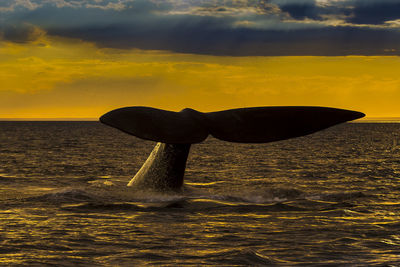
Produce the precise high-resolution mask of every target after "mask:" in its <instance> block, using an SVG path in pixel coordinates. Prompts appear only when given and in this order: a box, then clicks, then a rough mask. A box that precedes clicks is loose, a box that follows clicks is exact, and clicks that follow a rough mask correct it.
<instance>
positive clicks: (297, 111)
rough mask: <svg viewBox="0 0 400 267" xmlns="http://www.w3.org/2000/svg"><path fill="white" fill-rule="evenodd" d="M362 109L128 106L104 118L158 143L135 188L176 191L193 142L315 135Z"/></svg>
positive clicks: (134, 182) (261, 140)
mask: <svg viewBox="0 0 400 267" xmlns="http://www.w3.org/2000/svg"><path fill="white" fill-rule="evenodd" d="M364 116H365V115H364V114H363V113H361V112H357V111H351V110H344V109H337V108H328V107H306V106H305V107H301V106H288V107H252V108H238V109H230V110H224V111H217V112H208V113H203V112H199V111H196V110H193V109H190V108H186V109H183V110H182V111H180V112H173V111H166V110H161V109H156V108H150V107H124V108H119V109H115V110H112V111H110V112H108V113H106V114H104V115H103V116H101V117H100V121H101V122H102V123H104V124H107V125H109V126H112V127H115V128H117V129H119V130H121V131H123V132H126V133H128V134H131V135H134V136H137V137H139V138H142V139H146V140H152V141H156V142H159V143H158V144H157V145H156V147H155V148H154V150H153V152H152V153H151V155H150V156H149V158H148V159H147V161H146V162H145V163H144V164H143V166H142V168H141V169H140V170H139V172H138V173H137V174H136V175H135V177H134V178H133V179H132V180H131V181H130V182H129V184H128V185H129V186H133V187H136V188H146V189H148V188H151V189H155V190H161V191H163V190H178V189H180V188H181V186H182V184H183V176H184V170H185V166H186V159H187V156H188V154H189V149H190V145H191V144H193V143H199V142H202V141H204V140H205V139H206V138H207V136H208V135H209V134H211V135H212V136H214V137H215V138H218V139H221V140H225V141H230V142H239V143H267V142H273V141H279V140H284V139H289V138H293V137H298V136H303V135H307V134H311V133H314V132H317V131H320V130H323V129H326V128H328V127H331V126H333V125H336V124H339V123H343V122H346V121H351V120H355V119H358V118H362V117H364Z"/></svg>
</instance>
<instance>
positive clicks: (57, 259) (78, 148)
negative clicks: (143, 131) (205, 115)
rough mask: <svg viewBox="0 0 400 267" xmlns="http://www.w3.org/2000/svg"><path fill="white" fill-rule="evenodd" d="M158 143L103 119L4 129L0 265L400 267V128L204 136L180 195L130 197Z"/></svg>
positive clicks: (0, 138)
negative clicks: (280, 137)
mask: <svg viewBox="0 0 400 267" xmlns="http://www.w3.org/2000/svg"><path fill="white" fill-rule="evenodd" d="M154 145H155V143H154V142H150V141H143V140H141V139H138V138H135V137H132V136H129V135H127V134H124V133H122V132H119V131H118V130H116V129H113V128H110V127H108V126H105V125H102V124H100V123H98V122H11V121H5V122H0V229H1V230H0V265H7V264H8V265H11V266H42V265H53V266H144V265H150V266H153V265H155V266H158V265H161V266H279V265H283V266H329V265H331V266H337V265H352V266H365V265H369V266H400V123H347V124H342V125H338V126H335V127H332V128H329V129H327V130H324V131H321V132H318V133H315V134H312V135H309V136H305V137H300V138H295V139H291V140H286V141H280V142H275V143H268V144H237V143H228V142H224V141H220V140H217V139H214V138H208V139H207V140H206V141H205V142H203V143H200V144H195V145H193V146H192V148H191V152H190V156H189V159H188V164H187V169H186V176H185V188H184V190H183V192H182V193H155V192H144V191H143V192H142V191H141V192H135V191H132V190H130V188H127V187H126V184H127V183H128V182H129V180H130V179H131V177H132V176H133V175H134V174H135V173H136V171H137V170H138V169H139V168H140V166H141V165H142V164H143V162H144V161H145V160H146V158H147V156H148V155H149V153H150V152H151V150H152V148H153V146H154Z"/></svg>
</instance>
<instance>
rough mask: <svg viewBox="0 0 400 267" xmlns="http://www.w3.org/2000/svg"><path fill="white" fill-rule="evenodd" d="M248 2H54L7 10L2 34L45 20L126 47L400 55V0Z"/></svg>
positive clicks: (20, 37) (27, 36)
mask: <svg viewBox="0 0 400 267" xmlns="http://www.w3.org/2000/svg"><path fill="white" fill-rule="evenodd" d="M103 2H104V3H103ZM103 2H102V3H103V4H104V5H103V6H104V7H107V5H105V2H106V1H103ZM228 2H229V1H228ZM242 2H243V3H244V4H243V5H245V8H247V9H244V10H253V11H252V12H253V13H251V12H250V13H249V12H247V13H246V12H236V13H235V12H233V13H229V14H228V15H226V14H225V15H221V11H220V10H221V8H223V6H220V8H216V7H213V8H209V9H207V12H209V13H206V14H205V13H204V12H205V9H202V12H203V13H202V14H198V13H196V9H190V5H189V4H188V5H189V8H188V9H187V10H186V11H185V12H177V10H175V9H174V4H173V1H168V2H165V1H164V4H163V3H162V2H160V3H161V4H157V3H156V1H146V0H135V1H130V2H128V1H126V2H125V6H124V9H121V10H119V9H118V10H117V9H113V8H109V9H106V8H88V7H81V8H77V7H74V8H71V7H57V6H54V5H49V4H47V5H42V6H40V7H38V8H35V9H34V10H30V9H25V10H21V11H18V12H17V11H15V12H14V13H12V12H11V13H10V12H9V13H4V14H5V15H6V16H3V20H0V31H1V32H2V34H1V35H0V36H2V38H3V39H5V40H8V41H12V42H17V43H24V42H30V41H32V40H35V38H36V39H37V38H38V37H40V34H43V32H42V31H38V30H37V29H38V27H39V28H41V29H43V30H44V31H45V32H47V34H48V35H54V36H63V37H70V38H77V39H81V40H85V41H89V42H93V43H95V44H97V45H98V46H100V47H110V48H120V49H131V48H139V49H149V50H168V51H173V52H180V53H193V54H209V55H231V56H286V55H287V56H289V55H318V56H340V55H400V51H398V50H396V49H398V48H399V45H400V28H391V27H389V26H388V25H385V22H387V21H389V20H391V21H393V20H396V19H398V18H400V4H398V3H397V2H396V1H390V0H381V1H380V2H379V1H377V0H363V1H358V0H351V1H347V2H346V1H340V2H337V4H326V5H321V4H320V3H318V2H317V1H315V0H299V1H294V0H271V1H268V2H267V4H265V5H263V6H262V7H263V8H261V6H260V5H259V4H257V5H255V4H251V3H250V2H254V1H247V2H246V1H242ZM115 3H116V2H115ZM216 3H217V2H216ZM334 3H336V2H334ZM246 5H247V6H246ZM274 6H275V7H276V9H274V8H273V7H274ZM249 7H252V8H253V9H249ZM229 8H230V9H231V10H236V9H237V7H236V6H229ZM374 8H376V10H374ZM213 10H217V11H215V12H216V13H213ZM224 10H226V9H224ZM378 11H379V12H378ZM222 13H224V12H222ZM0 15H1V14H0ZM332 17H333V18H334V19H335V18H339V17H340V18H341V19H342V22H341V23H339V24H338V25H339V26H330V25H331V24H329V23H327V20H329V18H332ZM360 24H363V25H360ZM7 25H8V26H7ZM10 25H23V26H22V27H20V26H10ZM27 25H35V26H27Z"/></svg>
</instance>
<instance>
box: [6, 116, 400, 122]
mask: <svg viewBox="0 0 400 267" xmlns="http://www.w3.org/2000/svg"><path fill="white" fill-rule="evenodd" d="M0 121H99V118H65V117H60V118H0ZM370 121H371V122H377V121H383V122H385V121H397V122H400V116H379V117H364V118H360V119H358V120H356V121H353V122H370Z"/></svg>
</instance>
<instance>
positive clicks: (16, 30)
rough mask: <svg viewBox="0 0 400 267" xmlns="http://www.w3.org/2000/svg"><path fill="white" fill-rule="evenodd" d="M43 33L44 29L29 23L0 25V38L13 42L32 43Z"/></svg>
mask: <svg viewBox="0 0 400 267" xmlns="http://www.w3.org/2000/svg"><path fill="white" fill-rule="evenodd" d="M44 35H45V33H44V31H43V30H41V29H39V28H38V27H35V26H33V25H30V24H20V25H7V26H5V27H3V28H1V27H0V40H1V39H3V40H5V41H10V42H14V43H32V42H35V41H37V40H39V39H40V38H41V37H43V36H44Z"/></svg>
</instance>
